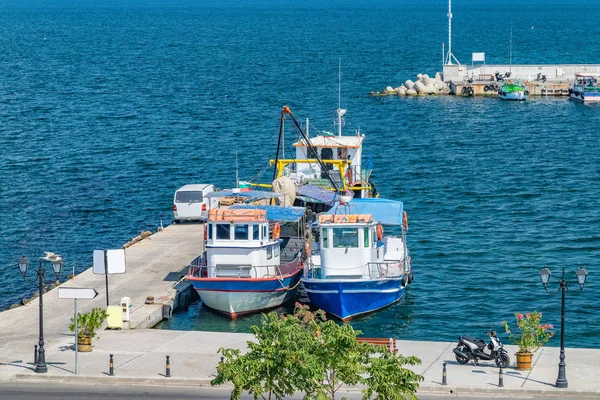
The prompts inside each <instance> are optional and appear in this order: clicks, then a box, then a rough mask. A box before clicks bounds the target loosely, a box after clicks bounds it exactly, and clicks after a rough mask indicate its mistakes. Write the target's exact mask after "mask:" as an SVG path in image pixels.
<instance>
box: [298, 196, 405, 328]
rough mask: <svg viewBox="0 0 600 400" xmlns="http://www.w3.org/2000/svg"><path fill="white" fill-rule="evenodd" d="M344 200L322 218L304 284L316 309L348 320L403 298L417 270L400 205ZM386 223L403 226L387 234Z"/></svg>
mask: <svg viewBox="0 0 600 400" xmlns="http://www.w3.org/2000/svg"><path fill="white" fill-rule="evenodd" d="M341 199H342V203H341V204H340V205H338V206H336V207H334V208H332V209H331V210H330V211H329V212H327V213H324V214H320V215H319V216H318V220H317V221H316V235H317V237H318V239H317V240H316V241H315V243H314V244H313V250H314V251H312V250H311V257H310V258H309V259H308V260H307V262H306V263H305V268H304V274H303V277H302V282H303V284H304V288H305V290H306V292H307V294H308V297H309V299H310V302H311V303H312V304H313V305H314V306H315V307H317V308H320V309H323V310H325V311H326V312H327V313H329V314H332V315H334V316H336V317H338V318H340V319H341V320H343V321H347V320H350V319H352V318H354V317H356V316H359V315H361V314H365V313H370V312H373V311H376V310H379V309H381V308H383V307H387V306H389V305H391V304H393V303H395V302H397V301H398V300H400V299H401V298H402V297H403V296H404V292H405V289H406V287H407V285H408V284H409V283H410V282H411V281H412V277H413V272H412V266H411V258H410V256H409V252H408V249H407V247H406V232H407V229H408V220H407V217H406V213H405V212H404V210H403V205H402V202H399V201H393V200H386V199H379V198H377V199H353V200H351V199H350V198H349V197H347V196H341ZM384 224H385V225H386V226H390V225H391V226H396V227H398V226H399V227H400V232H401V236H400V237H392V236H384V233H383V225H384ZM396 229H397V228H396ZM313 253H314V254H313Z"/></svg>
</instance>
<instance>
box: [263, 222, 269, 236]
mask: <svg viewBox="0 0 600 400" xmlns="http://www.w3.org/2000/svg"><path fill="white" fill-rule="evenodd" d="M262 238H263V239H268V238H269V236H267V226H266V225H263V235H262Z"/></svg>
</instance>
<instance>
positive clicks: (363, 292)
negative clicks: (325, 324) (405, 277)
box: [302, 276, 405, 321]
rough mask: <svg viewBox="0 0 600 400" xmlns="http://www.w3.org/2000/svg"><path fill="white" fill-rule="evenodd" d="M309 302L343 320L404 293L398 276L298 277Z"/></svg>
mask: <svg viewBox="0 0 600 400" xmlns="http://www.w3.org/2000/svg"><path fill="white" fill-rule="evenodd" d="M302 282H303V284H304V288H305V289H306V292H307V293H308V297H309V299H310V302H311V303H312V304H313V305H314V306H315V307H317V308H320V309H322V310H324V311H326V312H327V313H329V314H333V315H335V316H336V317H338V318H340V319H341V320H343V321H347V320H349V319H352V318H354V317H356V316H358V315H361V314H366V313H370V312H373V311H377V310H379V309H381V308H384V307H387V306H389V305H391V304H393V303H395V302H397V301H398V300H400V299H401V298H402V296H404V289H405V287H404V286H402V276H400V277H394V278H385V279H361V280H341V279H340V280H333V279H311V278H304V279H303V280H302Z"/></svg>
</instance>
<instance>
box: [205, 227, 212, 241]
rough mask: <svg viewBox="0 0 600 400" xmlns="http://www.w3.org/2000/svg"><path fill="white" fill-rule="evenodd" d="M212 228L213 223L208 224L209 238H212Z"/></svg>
mask: <svg viewBox="0 0 600 400" xmlns="http://www.w3.org/2000/svg"><path fill="white" fill-rule="evenodd" d="M212 228H213V224H208V232H207V236H206V238H207V239H212V237H213V236H212Z"/></svg>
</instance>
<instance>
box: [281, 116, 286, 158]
mask: <svg viewBox="0 0 600 400" xmlns="http://www.w3.org/2000/svg"><path fill="white" fill-rule="evenodd" d="M281 157H283V159H284V160H285V118H284V119H283V120H282V121H281Z"/></svg>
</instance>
